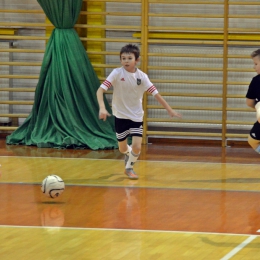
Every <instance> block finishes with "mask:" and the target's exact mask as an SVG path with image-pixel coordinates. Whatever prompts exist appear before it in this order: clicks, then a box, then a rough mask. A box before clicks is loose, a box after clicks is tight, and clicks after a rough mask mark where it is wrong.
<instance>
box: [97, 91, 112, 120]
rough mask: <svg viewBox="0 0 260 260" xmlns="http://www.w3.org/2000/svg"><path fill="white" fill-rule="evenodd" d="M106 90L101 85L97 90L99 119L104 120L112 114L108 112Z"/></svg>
mask: <svg viewBox="0 0 260 260" xmlns="http://www.w3.org/2000/svg"><path fill="white" fill-rule="evenodd" d="M104 92H105V90H104V89H103V88H101V87H99V88H98V90H97V100H98V104H99V119H103V121H106V119H107V117H108V116H110V114H109V113H108V112H107V110H106V107H105V103H104Z"/></svg>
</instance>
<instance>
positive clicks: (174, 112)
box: [168, 110, 182, 118]
mask: <svg viewBox="0 0 260 260" xmlns="http://www.w3.org/2000/svg"><path fill="white" fill-rule="evenodd" d="M168 114H169V116H170V117H179V118H182V115H181V114H180V113H178V112H176V111H175V110H170V111H168Z"/></svg>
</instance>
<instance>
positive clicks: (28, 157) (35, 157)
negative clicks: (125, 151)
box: [0, 155, 259, 166]
mask: <svg viewBox="0 0 260 260" xmlns="http://www.w3.org/2000/svg"><path fill="white" fill-rule="evenodd" d="M1 158H20V159H21V158H26V159H54V160H56V159H57V160H89V161H99V160H100V161H123V160H124V159H123V158H122V159H104V158H87V157H86V158H69V157H68V158H65V157H47V156H43V157H41V156H8V155H6V156H0V159H1ZM138 162H159V163H179V164H180V163H181V164H184V163H185V164H202V163H203V164H217V165H219V164H222V165H247V166H251V165H255V166H259V163H222V162H198V161H196V162H185V161H174V160H167V161H159V160H138Z"/></svg>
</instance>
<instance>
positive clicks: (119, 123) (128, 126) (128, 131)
mask: <svg viewBox="0 0 260 260" xmlns="http://www.w3.org/2000/svg"><path fill="white" fill-rule="evenodd" d="M115 128H116V138H117V140H118V141H119V142H122V141H124V140H125V139H126V138H127V137H128V136H140V137H142V136H143V122H134V121H132V120H130V119H122V118H116V117H115Z"/></svg>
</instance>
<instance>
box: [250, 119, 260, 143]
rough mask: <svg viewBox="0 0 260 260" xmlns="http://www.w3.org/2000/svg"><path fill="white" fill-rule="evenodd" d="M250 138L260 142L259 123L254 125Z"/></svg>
mask: <svg viewBox="0 0 260 260" xmlns="http://www.w3.org/2000/svg"><path fill="white" fill-rule="evenodd" d="M250 136H251V137H252V138H253V139H255V140H260V124H259V122H258V121H256V122H255V123H254V126H253V127H252V129H251V131H250Z"/></svg>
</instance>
